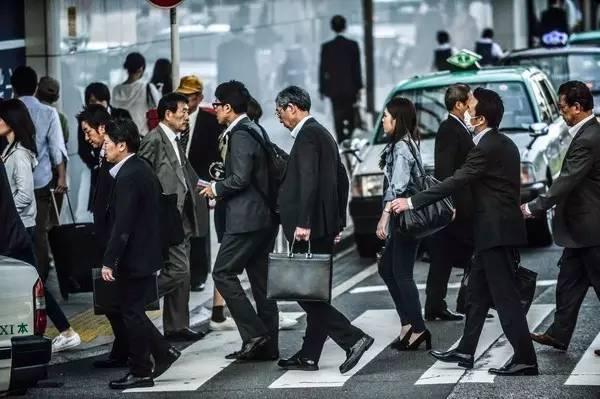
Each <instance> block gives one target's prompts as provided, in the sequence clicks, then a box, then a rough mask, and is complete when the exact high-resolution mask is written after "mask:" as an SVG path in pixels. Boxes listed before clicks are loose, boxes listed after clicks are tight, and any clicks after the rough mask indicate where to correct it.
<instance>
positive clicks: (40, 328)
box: [33, 279, 48, 336]
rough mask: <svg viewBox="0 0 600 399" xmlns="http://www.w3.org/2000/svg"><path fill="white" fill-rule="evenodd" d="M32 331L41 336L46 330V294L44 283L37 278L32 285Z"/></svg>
mask: <svg viewBox="0 0 600 399" xmlns="http://www.w3.org/2000/svg"><path fill="white" fill-rule="evenodd" d="M33 304H34V308H33V311H34V312H33V332H34V334H35V335H39V336H43V335H44V333H45V332H46V326H47V323H48V320H47V318H46V295H45V292H44V284H43V283H42V280H40V279H38V280H37V281H36V282H35V285H34V286H33Z"/></svg>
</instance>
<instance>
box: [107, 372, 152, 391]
mask: <svg viewBox="0 0 600 399" xmlns="http://www.w3.org/2000/svg"><path fill="white" fill-rule="evenodd" d="M108 386H109V387H110V388H111V389H132V388H148V387H153V386H154V380H153V379H152V377H136V376H135V375H133V374H131V373H127V375H126V376H125V377H123V378H121V379H120V380H115V381H111V382H110V384H108Z"/></svg>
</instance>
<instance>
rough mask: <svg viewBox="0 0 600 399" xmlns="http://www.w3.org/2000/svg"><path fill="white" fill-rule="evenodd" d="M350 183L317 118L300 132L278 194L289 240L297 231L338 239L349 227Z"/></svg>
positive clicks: (285, 231) (337, 153) (332, 141)
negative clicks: (307, 229) (337, 235)
mask: <svg viewBox="0 0 600 399" xmlns="http://www.w3.org/2000/svg"><path fill="white" fill-rule="evenodd" d="M348 192H349V182H348V176H347V174H346V170H345V169H344V166H343V165H342V162H341V160H340V156H339V152H338V146H337V143H336V142H335V140H334V138H333V137H332V136H331V134H330V133H329V132H328V131H327V129H325V128H324V127H323V126H322V125H321V124H320V123H319V122H317V121H316V120H315V119H314V118H311V119H309V120H307V121H306V122H305V123H304V126H303V127H302V129H300V131H299V132H298V136H297V137H296V141H295V142H294V145H293V147H292V150H291V151H290V158H289V159H288V163H287V169H286V173H285V177H284V180H283V182H282V184H281V189H280V191H279V199H278V201H279V212H280V216H281V225H282V226H283V231H284V233H285V235H286V237H287V239H288V240H289V241H290V242H291V241H292V239H293V238H294V231H295V229H296V227H304V228H310V229H311V234H310V235H311V239H313V238H315V239H317V238H324V237H328V236H331V235H335V234H337V233H339V232H340V231H341V229H342V228H344V227H345V225H346V207H347V204H348Z"/></svg>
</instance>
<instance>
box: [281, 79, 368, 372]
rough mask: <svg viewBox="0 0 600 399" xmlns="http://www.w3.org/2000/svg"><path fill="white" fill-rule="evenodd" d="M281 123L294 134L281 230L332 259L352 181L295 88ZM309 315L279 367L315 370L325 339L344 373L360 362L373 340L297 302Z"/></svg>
mask: <svg viewBox="0 0 600 399" xmlns="http://www.w3.org/2000/svg"><path fill="white" fill-rule="evenodd" d="M275 107H276V113H277V116H278V117H279V121H280V122H281V123H282V124H283V125H284V126H285V127H286V128H287V129H289V130H290V132H291V135H292V137H293V138H294V140H295V141H294V145H293V147H292V150H291V151H290V157H289V159H288V163H287V170H286V174H285V178H284V180H283V182H282V184H281V188H280V191H279V198H278V206H279V212H280V216H281V225H282V227H283V231H284V234H285V236H286V238H287V239H288V241H289V242H294V241H295V244H296V245H295V246H294V248H293V249H294V251H295V252H307V250H308V248H309V247H308V245H310V248H311V249H312V252H314V253H318V254H332V253H333V248H334V241H335V240H336V237H337V236H338V234H339V233H340V232H341V230H342V229H343V228H344V227H345V226H346V207H347V203H348V192H349V183H348V176H347V175H346V171H345V169H344V166H343V165H342V162H341V160H340V155H339V152H338V146H337V144H336V142H335V140H334V138H333V137H332V135H331V134H330V133H329V132H328V131H327V129H325V128H324V127H323V126H322V125H321V124H320V123H319V122H317V121H316V119H315V118H314V117H312V116H311V115H310V108H311V101H310V96H309V95H308V93H307V92H306V91H305V90H304V89H302V88H300V87H297V86H290V87H288V88H286V89H284V90H282V91H281V92H280V93H279V94H278V95H277V97H276V99H275ZM298 304H299V305H300V307H302V309H304V311H305V312H306V332H305V335H304V343H303V344H302V348H301V349H300V351H298V352H297V353H296V354H295V355H293V356H292V357H290V358H288V359H281V360H280V361H279V363H278V365H279V367H281V368H284V369H287V370H302V371H316V370H318V369H319V366H318V364H319V359H320V357H321V352H322V351H323V345H324V344H325V340H326V339H327V337H331V339H333V341H334V342H335V343H336V344H338V345H339V346H340V347H341V348H342V349H344V350H345V351H346V360H345V361H344V362H343V363H342V364H341V365H340V367H339V370H340V373H342V374H343V373H345V372H347V371H349V370H351V369H352V368H354V366H356V364H357V363H358V361H359V360H360V358H361V357H362V356H363V354H364V353H365V352H366V351H367V350H368V349H369V348H370V347H371V345H372V344H373V341H374V340H373V338H371V337H370V336H368V335H367V334H365V332H364V331H362V330H361V329H359V328H357V327H355V326H353V325H352V324H351V323H350V321H349V320H348V319H347V318H346V317H345V316H344V315H343V314H342V313H341V312H339V311H338V310H337V309H336V308H335V307H333V305H331V304H330V303H327V302H306V301H300V302H298Z"/></svg>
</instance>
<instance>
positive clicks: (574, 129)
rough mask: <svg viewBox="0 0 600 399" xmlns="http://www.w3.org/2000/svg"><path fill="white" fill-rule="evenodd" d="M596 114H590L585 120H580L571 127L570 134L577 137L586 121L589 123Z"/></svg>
mask: <svg viewBox="0 0 600 399" xmlns="http://www.w3.org/2000/svg"><path fill="white" fill-rule="evenodd" d="M594 117H595V115H594V114H591V115H590V116H588V117H587V118H585V119H584V120H582V121H580V122H579V123H578V124H576V125H575V126H571V127H570V128H569V134H570V135H571V137H575V136H576V135H577V133H579V130H581V128H582V126H583V125H585V124H586V123H588V122H589V121H590V120H592V118H594Z"/></svg>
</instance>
